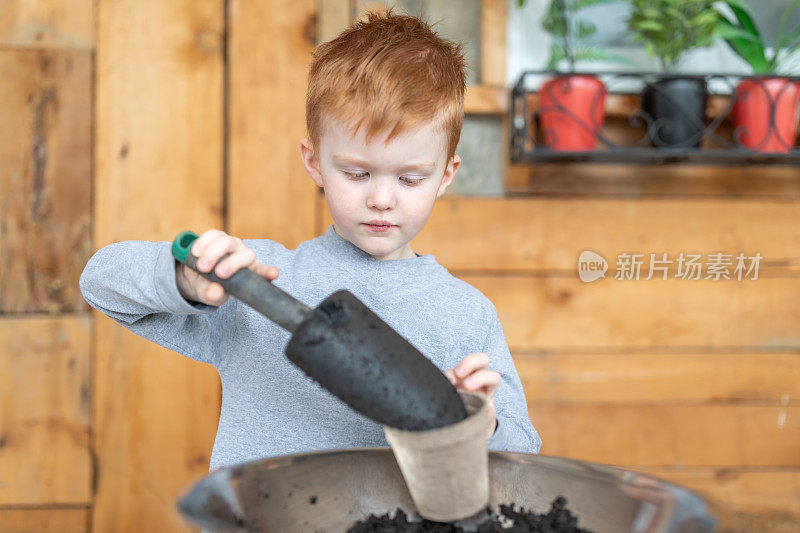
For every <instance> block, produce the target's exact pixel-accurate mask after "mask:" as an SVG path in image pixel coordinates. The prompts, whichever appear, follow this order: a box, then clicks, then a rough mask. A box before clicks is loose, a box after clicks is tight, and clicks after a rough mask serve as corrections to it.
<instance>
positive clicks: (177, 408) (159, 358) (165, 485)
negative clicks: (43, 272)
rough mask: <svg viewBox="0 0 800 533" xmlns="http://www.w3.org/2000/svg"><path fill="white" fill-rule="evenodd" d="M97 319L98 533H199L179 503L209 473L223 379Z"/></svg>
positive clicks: (108, 321) (106, 320)
mask: <svg viewBox="0 0 800 533" xmlns="http://www.w3.org/2000/svg"><path fill="white" fill-rule="evenodd" d="M95 314H96V322H95V331H96V334H95V345H94V346H95V348H94V351H95V353H96V354H97V363H96V375H97V383H96V393H95V402H94V413H95V416H94V418H95V424H94V425H95V428H96V438H95V441H96V448H97V459H98V462H99V467H98V474H99V475H98V488H97V492H96V495H95V501H94V516H93V524H94V530H96V531H132V532H133V531H187V532H188V531H194V530H193V529H192V528H191V527H190V526H189V524H187V523H186V521H185V520H184V519H183V517H181V516H180V514H179V513H178V510H177V507H176V505H175V504H176V502H177V501H178V499H179V498H180V497H181V496H182V495H183V494H184V493H185V491H186V490H188V488H189V486H191V484H192V483H194V482H195V481H196V480H197V478H198V477H199V476H202V475H205V474H207V473H208V469H209V461H210V459H211V450H212V445H213V443H214V436H215V434H216V429H217V422H218V416H219V409H220V398H221V397H220V386H219V374H218V373H217V371H216V369H214V368H213V367H212V366H210V365H203V364H198V363H196V362H194V361H192V360H190V359H187V358H184V357H181V356H180V355H178V354H176V353H175V352H173V351H170V350H166V349H163V348H160V347H158V346H156V345H154V344H152V343H149V342H147V341H146V340H144V339H142V338H140V337H137V336H136V335H134V334H133V333H131V332H129V331H128V330H126V329H124V328H122V327H121V326H119V325H118V324H116V323H115V322H113V321H112V320H111V319H110V318H107V317H104V316H102V315H100V314H99V313H95Z"/></svg>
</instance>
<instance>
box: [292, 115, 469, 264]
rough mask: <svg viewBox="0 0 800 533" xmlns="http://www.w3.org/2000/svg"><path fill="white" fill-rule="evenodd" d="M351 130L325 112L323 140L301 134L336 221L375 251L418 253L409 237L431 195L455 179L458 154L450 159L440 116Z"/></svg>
mask: <svg viewBox="0 0 800 533" xmlns="http://www.w3.org/2000/svg"><path fill="white" fill-rule="evenodd" d="M363 131H364V128H361V130H360V131H359V132H358V134H357V135H353V133H352V130H351V129H350V128H348V127H346V126H344V125H343V124H340V123H339V122H336V121H332V120H328V121H326V124H325V127H324V128H323V134H322V137H321V139H320V142H319V146H317V147H314V146H312V144H311V142H310V141H309V140H308V139H303V141H302V142H301V148H300V150H301V154H302V158H303V164H304V165H305V167H306V171H307V172H308V174H309V175H310V176H311V179H313V180H314V182H315V183H316V184H317V185H319V186H320V187H323V188H324V190H325V199H326V201H327V203H328V208H329V209H330V212H331V216H332V217H333V222H334V228H335V229H336V231H337V232H338V233H339V234H340V235H341V236H342V237H344V238H345V239H347V240H348V241H350V242H351V243H353V244H355V245H356V246H358V247H359V248H361V249H362V250H364V251H365V252H366V253H368V254H370V255H371V256H372V257H374V258H376V259H404V258H409V257H414V254H413V252H412V250H411V246H410V245H409V244H408V243H409V241H411V239H413V238H414V237H415V236H416V235H417V233H419V232H420V230H422V228H423V226H424V225H425V223H426V222H427V220H428V217H429V216H430V214H431V211H432V210H433V203H434V201H435V200H436V198H438V197H439V196H441V195H442V194H444V192H445V190H446V189H447V186H448V185H450V183H451V182H452V181H453V176H454V175H455V172H456V170H457V169H458V166H459V164H460V162H461V159H460V158H459V156H457V155H456V156H454V157H453V159H452V160H451V161H446V157H447V153H446V135H445V133H444V132H443V131H442V130H441V128H439V127H438V126H437V125H436V124H435V123H430V124H428V125H425V126H423V127H421V128H419V129H417V130H413V131H408V132H403V133H401V134H400V135H397V136H395V137H394V138H393V139H392V140H391V141H390V142H389V143H388V144H385V140H386V137H387V135H388V133H383V134H380V135H377V136H375V137H373V138H367V137H366V135H365V134H364V133H363Z"/></svg>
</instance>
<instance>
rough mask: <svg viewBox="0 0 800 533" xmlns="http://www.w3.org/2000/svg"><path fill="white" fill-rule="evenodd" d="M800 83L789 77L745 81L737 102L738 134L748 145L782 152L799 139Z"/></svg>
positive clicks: (739, 89) (737, 94)
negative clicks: (799, 108)
mask: <svg viewBox="0 0 800 533" xmlns="http://www.w3.org/2000/svg"><path fill="white" fill-rule="evenodd" d="M798 95H800V84H799V83H793V82H790V81H788V80H786V79H785V78H756V79H749V80H744V81H742V82H741V83H740V84H739V85H738V86H737V87H736V92H735V97H736V100H735V101H734V103H733V126H734V137H735V140H737V141H738V142H739V143H740V144H741V145H742V146H744V147H745V148H751V149H753V150H757V151H759V152H771V153H781V152H788V151H789V150H791V149H792V147H793V146H794V143H795V139H796V138H797V119H798V105H797V99H798Z"/></svg>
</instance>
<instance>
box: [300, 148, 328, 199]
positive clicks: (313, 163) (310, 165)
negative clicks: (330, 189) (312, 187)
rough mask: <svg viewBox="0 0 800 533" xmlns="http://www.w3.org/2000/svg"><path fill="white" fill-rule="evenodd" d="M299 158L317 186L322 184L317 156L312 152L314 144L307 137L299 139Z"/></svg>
mask: <svg viewBox="0 0 800 533" xmlns="http://www.w3.org/2000/svg"><path fill="white" fill-rule="evenodd" d="M300 158H301V159H302V160H303V166H304V167H306V172H307V173H308V175H309V176H311V179H312V180H314V183H316V184H317V186H318V187H323V185H322V172H321V171H320V169H319V158H318V157H317V155H316V153H315V152H314V145H313V144H311V141H310V140H308V138H307V137H304V138H303V140H302V141H300Z"/></svg>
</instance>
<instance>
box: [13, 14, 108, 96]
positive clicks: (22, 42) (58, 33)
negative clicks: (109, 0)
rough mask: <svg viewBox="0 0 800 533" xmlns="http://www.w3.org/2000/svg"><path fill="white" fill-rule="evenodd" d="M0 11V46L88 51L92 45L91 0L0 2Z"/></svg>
mask: <svg viewBox="0 0 800 533" xmlns="http://www.w3.org/2000/svg"><path fill="white" fill-rule="evenodd" d="M0 11H2V12H3V16H2V17H0V46H6V47H18V48H76V49H81V50H89V49H91V48H92V46H93V44H94V35H93V31H92V28H93V26H94V17H93V14H94V13H93V10H92V0H38V1H36V2H31V1H30V0H3V2H2V6H0ZM10 79H12V80H13V78H10ZM5 82H6V83H7V82H8V78H7V79H6V80H5Z"/></svg>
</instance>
